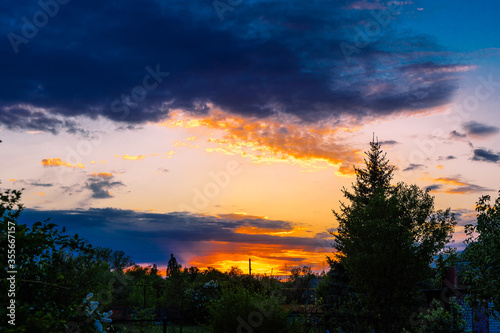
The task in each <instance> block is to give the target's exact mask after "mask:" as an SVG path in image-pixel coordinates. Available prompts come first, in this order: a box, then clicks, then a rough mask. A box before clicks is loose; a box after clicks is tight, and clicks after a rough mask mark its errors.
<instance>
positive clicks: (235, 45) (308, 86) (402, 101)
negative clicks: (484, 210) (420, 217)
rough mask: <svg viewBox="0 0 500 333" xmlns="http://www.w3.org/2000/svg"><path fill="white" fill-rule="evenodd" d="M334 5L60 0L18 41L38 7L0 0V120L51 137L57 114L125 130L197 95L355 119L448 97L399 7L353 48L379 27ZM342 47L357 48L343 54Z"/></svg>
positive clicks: (190, 103) (193, 107)
mask: <svg viewBox="0 0 500 333" xmlns="http://www.w3.org/2000/svg"><path fill="white" fill-rule="evenodd" d="M47 1H49V0H47ZM59 1H60V2H66V0H65V1H62V0H59ZM386 2H387V1H381V2H380V3H381V6H382V7H383V5H384V4H386ZM347 3H348V2H347V1H335V2H322V1H321V2H320V1H307V2H304V1H284V0H277V1H249V2H245V3H244V4H241V5H239V6H238V7H236V8H234V10H233V11H231V12H226V13H225V19H224V21H223V22H221V21H220V19H219V16H218V15H217V12H216V11H215V10H214V8H213V6H212V2H210V1H199V0H198V1H189V2H186V1H180V0H171V1H168V2H164V1H154V0H147V1H139V0H131V1H126V2H123V1H106V2H102V1H96V0H87V1H83V0H71V1H69V2H68V3H67V4H64V5H63V4H60V5H59V8H58V12H57V14H56V15H54V16H53V17H50V16H49V15H47V18H48V19H47V22H46V24H40V21H37V22H38V24H39V25H40V27H39V28H37V29H38V31H37V33H36V35H34V36H32V37H30V38H27V37H26V36H28V37H29V36H30V35H29V34H26V32H29V29H26V24H27V23H26V22H33V19H34V18H35V21H36V19H37V18H38V19H40V15H38V14H37V13H40V12H41V10H42V9H41V7H40V5H38V4H37V2H35V1H27V0H24V1H23V0H19V1H16V3H15V4H11V3H8V4H7V3H2V4H0V13H1V14H0V21H1V23H2V24H1V25H0V26H1V28H0V34H2V35H4V36H6V37H7V38H3V39H2V40H1V42H0V56H1V62H0V71H1V72H2V79H1V80H0V85H1V86H0V88H1V89H0V123H2V124H3V125H4V126H6V127H8V128H13V129H18V128H29V129H40V130H47V131H52V132H54V133H56V132H57V131H58V129H59V128H61V127H63V128H67V127H68V126H70V127H71V126H72V124H71V123H65V122H64V120H62V119H60V118H59V117H56V115H62V116H66V117H71V116H76V115H86V116H89V117H96V116H98V115H103V116H105V117H107V118H109V119H113V120H116V121H122V122H126V123H129V124H135V123H143V122H146V121H156V120H160V119H163V118H165V117H166V116H167V115H168V113H169V110H171V109H176V108H181V109H184V110H188V111H192V112H197V113H204V112H207V110H208V109H209V106H208V104H209V103H213V104H214V105H215V106H218V107H220V108H223V109H225V110H227V111H228V112H232V113H237V114H241V115H252V116H257V117H266V116H269V115H271V114H272V113H273V112H275V110H276V109H279V110H282V111H286V112H287V113H290V114H293V115H296V116H298V117H299V118H300V119H302V120H303V121H316V120H319V119H324V118H325V117H330V116H334V117H335V116H340V115H342V114H348V115H353V116H355V117H356V118H357V119H359V118H361V117H364V116H377V115H386V114H394V113H398V112H400V111H403V110H405V111H408V110H410V111H418V110H421V109H425V108H429V107H435V106H438V105H443V104H445V103H446V102H448V100H449V98H450V97H451V95H452V94H453V92H454V90H455V88H456V86H457V80H458V78H457V77H456V76H454V75H453V74H452V73H450V72H453V71H452V70H451V71H450V70H449V69H450V68H451V69H452V68H453V66H454V64H450V63H446V62H449V60H446V59H444V58H443V57H441V58H440V59H429V58H418V57H419V56H417V55H416V54H418V52H415V51H419V50H425V51H429V50H436V51H439V50H440V49H439V46H437V45H436V44H435V43H434V42H433V41H432V38H427V37H425V36H418V38H417V36H414V35H409V34H408V33H404V32H400V31H397V27H398V22H399V20H401V21H403V20H404V18H405V8H402V9H401V12H395V13H394V14H390V15H388V16H387V15H386V16H385V18H386V19H385V21H384V22H387V23H386V24H385V23H384V26H383V27H381V29H380V32H379V33H378V34H376V35H371V37H368V38H367V39H366V40H365V41H363V43H359V38H360V37H359V31H364V32H362V34H364V33H366V26H365V24H367V22H369V23H375V24H378V23H377V20H376V19H375V16H373V13H372V12H370V11H364V10H350V9H348V6H346V4H347ZM49 11H50V10H49ZM377 13H379V12H377ZM33 15H35V16H33ZM36 15H38V16H36ZM23 17H26V20H24V21H23ZM41 23H44V22H41ZM23 27H24V30H25V31H24V33H23ZM13 34H16V35H17V36H18V37H22V38H25V40H24V41H27V42H26V43H19V39H13V38H14V37H12V36H14V35H13ZM33 34H34V33H33ZM9 36H10V37H9ZM16 38H17V37H16ZM13 45H14V46H13ZM341 45H353V46H354V47H356V49H357V50H359V52H355V53H353V54H351V55H349V56H347V57H346V54H345V50H343V49H342V48H341V47H340V46H341ZM395 46H397V47H395ZM16 48H17V49H18V52H17V53H16V52H15V49H16ZM167 73H168V75H167ZM16 108H17V109H16ZM37 108H41V109H43V110H44V111H43V112H42V111H40V110H39V109H37ZM73 131H75V130H74V129H73Z"/></svg>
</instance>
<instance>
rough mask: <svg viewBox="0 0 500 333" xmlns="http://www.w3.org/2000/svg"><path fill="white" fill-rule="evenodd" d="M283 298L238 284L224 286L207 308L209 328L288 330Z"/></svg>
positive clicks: (221, 331) (221, 332)
mask: <svg viewBox="0 0 500 333" xmlns="http://www.w3.org/2000/svg"><path fill="white" fill-rule="evenodd" d="M287 315H288V314H287V312H286V311H285V310H284V309H283V298H282V297H277V296H274V295H264V294H260V293H252V292H250V291H249V290H247V289H245V288H243V287H240V286H231V287H223V289H222V295H221V297H220V298H219V299H218V300H212V301H211V302H210V307H209V328H210V331H211V332H213V333H224V332H255V333H258V332H275V333H280V332H290V329H289V323H288V320H287Z"/></svg>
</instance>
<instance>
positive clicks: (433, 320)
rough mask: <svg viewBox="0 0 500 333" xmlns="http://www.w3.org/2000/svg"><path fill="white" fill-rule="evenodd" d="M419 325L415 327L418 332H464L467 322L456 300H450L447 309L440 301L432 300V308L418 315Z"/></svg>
mask: <svg viewBox="0 0 500 333" xmlns="http://www.w3.org/2000/svg"><path fill="white" fill-rule="evenodd" d="M418 319H419V320H420V321H421V325H420V326H419V327H418V328H417V332H418V333H465V332H467V322H466V320H465V319H464V316H463V310H462V308H461V307H460V305H458V304H457V303H456V302H454V301H451V302H450V305H449V310H446V309H445V308H444V307H443V306H442V305H441V303H439V302H438V301H437V300H434V301H433V303H432V309H431V310H429V311H428V312H427V313H422V314H420V315H419V316H418Z"/></svg>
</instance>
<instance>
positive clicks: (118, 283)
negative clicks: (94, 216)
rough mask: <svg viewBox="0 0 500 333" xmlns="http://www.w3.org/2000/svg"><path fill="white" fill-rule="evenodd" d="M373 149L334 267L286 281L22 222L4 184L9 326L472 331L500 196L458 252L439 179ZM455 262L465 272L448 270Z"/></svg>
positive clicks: (492, 255)
mask: <svg viewBox="0 0 500 333" xmlns="http://www.w3.org/2000/svg"><path fill="white" fill-rule="evenodd" d="M366 154H367V158H366V160H365V164H366V165H365V168H363V169H355V171H356V176H357V177H356V181H355V182H354V184H353V187H352V189H351V190H347V189H344V190H343V194H344V196H345V200H346V201H345V202H344V203H342V205H341V208H340V210H339V211H335V212H334V214H335V217H336V218H337V220H338V223H339V227H338V228H337V229H336V230H335V231H333V232H332V235H333V238H334V239H333V247H334V249H335V250H336V251H335V252H334V253H333V254H332V256H331V258H329V264H330V269H329V271H328V272H327V273H326V274H321V275H318V274H314V273H312V272H311V269H310V268H309V267H307V266H303V267H295V268H293V269H292V270H291V272H290V276H289V278H288V279H286V280H283V281H281V280H279V279H277V278H276V277H272V276H248V275H246V274H244V273H243V272H242V270H241V269H239V268H237V267H233V268H231V269H230V270H228V271H226V272H221V271H219V270H217V269H214V268H208V269H205V270H203V271H201V270H199V269H198V268H196V267H181V266H180V265H179V264H178V263H177V261H176V259H175V257H174V255H171V258H170V261H169V263H168V268H167V272H166V274H167V278H164V277H161V276H160V274H159V272H158V269H157V267H156V265H153V266H149V267H140V266H137V265H135V264H134V263H133V262H132V260H131V258H130V257H129V256H127V255H126V254H125V253H123V252H122V251H116V250H112V249H109V248H102V247H94V246H92V245H91V244H89V243H88V242H87V241H85V240H83V239H81V238H80V237H79V236H78V235H74V236H70V235H68V234H66V231H65V230H64V229H62V230H60V229H58V228H56V227H57V226H56V225H54V224H51V223H50V221H45V222H43V223H42V222H36V223H34V224H33V225H32V226H31V227H28V226H27V225H22V224H19V223H18V222H17V220H18V218H19V215H20V214H21V213H22V209H23V207H22V204H21V203H20V198H21V192H20V191H15V190H14V191H10V190H6V191H4V192H2V193H1V194H0V196H1V197H0V203H1V205H0V222H1V246H0V258H1V260H2V263H3V265H4V269H3V270H2V273H1V274H2V281H1V284H2V290H4V291H5V292H3V293H2V294H1V296H0V299H1V304H2V308H1V309H2V310H1V317H2V322H1V323H0V330H1V331H2V332H6V333H9V332H40V333H43V332H104V331H105V332H162V331H163V329H164V327H163V325H165V328H166V329H167V331H169V332H173V331H174V330H175V331H176V332H186V333H190V332H191V333H194V332H214V333H218V332H221V333H222V332H238V333H240V332H245V333H251V332H269V333H279V332H297V333H301V332H311V333H312V332H326V330H329V331H330V332H370V331H375V332H437V333H439V332H447V333H450V332H465V331H466V328H465V321H464V318H463V311H462V308H461V307H460V306H459V305H458V302H461V303H467V304H469V305H470V306H471V307H473V308H480V307H481V306H483V305H484V304H485V303H488V302H489V303H491V304H493V308H491V307H490V308H488V311H487V312H486V313H484V314H483V316H484V315H485V316H498V309H499V306H500V198H498V199H497V200H496V201H495V202H494V203H493V205H491V204H490V197H489V196H483V197H481V198H480V199H479V201H478V202H477V204H476V210H477V223H476V224H474V225H468V226H466V227H465V232H466V235H467V240H466V245H467V248H466V250H465V251H463V252H461V253H456V252H455V251H454V250H453V249H450V248H447V247H446V244H448V243H449V241H450V240H451V237H452V235H453V232H454V229H455V226H456V221H455V218H454V216H453V214H452V212H450V210H445V211H435V210H434V198H433V197H432V196H431V195H430V194H429V191H428V190H425V191H424V190H421V189H420V188H418V187H417V186H415V185H407V184H404V183H398V184H392V183H391V180H392V177H393V176H392V173H393V167H391V166H390V165H389V163H388V161H387V160H386V158H385V155H384V154H383V153H382V151H381V149H380V145H379V144H378V143H375V142H372V143H371V148H370V150H369V151H368V152H367V153H366ZM9 235H10V236H9ZM11 239H15V248H14V246H11V245H10V244H12V243H13V242H11ZM13 249H14V251H12V250H13ZM457 264H460V265H459V267H460V269H459V273H460V274H459V278H458V282H456V281H450V280H447V279H446V278H447V277H449V275H446V274H447V273H449V272H450V270H449V269H448V267H455V266H457ZM11 265H12V266H11ZM9 271H15V272H16V273H15V279H11V274H10V273H8V272H9ZM433 295H434V296H433ZM435 295H437V296H435ZM464 296H465V297H464ZM12 299H14V303H13V304H14V305H13V306H11V302H12V301H11V300H12ZM9 306H10V307H11V308H15V311H14V313H13V312H12V311H11V309H9ZM13 323H15V325H13Z"/></svg>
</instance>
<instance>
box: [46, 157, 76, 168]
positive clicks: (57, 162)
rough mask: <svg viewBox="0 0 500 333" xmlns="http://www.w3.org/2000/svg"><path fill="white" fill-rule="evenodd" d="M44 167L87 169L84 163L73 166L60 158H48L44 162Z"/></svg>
mask: <svg viewBox="0 0 500 333" xmlns="http://www.w3.org/2000/svg"><path fill="white" fill-rule="evenodd" d="M42 165H43V166H45V167H58V166H64V167H67V168H78V169H85V165H83V164H82V163H77V164H71V163H69V162H65V161H63V160H61V159H60V158H46V159H43V160H42Z"/></svg>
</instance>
